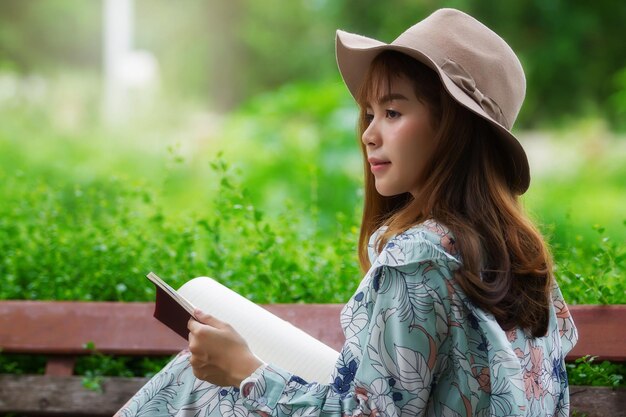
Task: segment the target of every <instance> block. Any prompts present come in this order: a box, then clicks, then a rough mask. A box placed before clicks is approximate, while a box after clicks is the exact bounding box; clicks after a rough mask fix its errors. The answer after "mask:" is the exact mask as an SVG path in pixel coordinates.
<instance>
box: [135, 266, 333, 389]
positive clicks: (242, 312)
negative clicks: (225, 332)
mask: <svg viewBox="0 0 626 417" xmlns="http://www.w3.org/2000/svg"><path fill="white" fill-rule="evenodd" d="M147 277H148V279H149V280H150V281H152V282H153V283H154V285H155V287H156V305H155V309H154V317H156V318H157V319H158V320H159V321H161V322H162V323H163V324H165V325H167V326H168V327H169V328H171V329H172V330H174V331H175V332H176V333H178V334H179V335H180V336H181V337H183V338H185V339H187V337H188V335H189V330H187V321H188V320H189V318H190V317H193V311H194V309H195V308H196V307H197V308H199V309H200V310H202V311H204V312H206V313H208V314H211V315H213V316H215V317H217V318H218V319H219V320H222V321H224V322H227V323H229V324H230V325H232V326H233V327H234V328H235V330H236V331H237V332H238V333H239V334H241V336H243V338H244V339H245V340H246V341H247V342H248V346H249V347H250V349H251V350H252V352H253V353H254V354H255V355H257V356H258V357H259V358H260V359H261V360H262V361H264V362H267V363H270V364H274V365H277V366H279V367H281V368H282V369H285V370H287V371H289V372H291V373H293V374H295V375H298V376H300V377H302V378H304V379H305V380H307V381H309V382H321V383H326V382H328V381H329V378H330V375H331V373H332V370H333V369H334V367H335V363H336V361H337V357H338V356H339V354H338V352H337V351H335V350H334V349H332V348H330V347H329V346H327V345H325V344H324V343H322V342H320V341H319V340H317V339H315V338H314V337H312V336H311V335H309V334H308V333H306V332H304V331H302V330H300V329H298V328H297V327H295V326H293V325H292V324H291V323H289V322H287V321H285V320H283V319H281V318H279V317H277V316H275V315H274V314H272V313H270V312H269V311H267V310H265V309H264V308H262V307H261V306H258V305H256V304H254V303H253V302H252V301H250V300H248V299H247V298H245V297H243V296H241V295H239V294H237V293H236V292H234V291H233V290H231V289H229V288H227V287H225V286H224V285H222V284H220V283H219V282H217V281H215V280H214V279H212V278H207V277H199V278H194V279H192V280H190V281H188V282H187V283H185V284H184V285H183V286H182V287H180V288H179V289H178V291H176V290H175V289H173V288H172V287H171V286H169V285H168V284H167V283H166V282H165V281H163V280H162V279H161V278H159V277H158V276H157V275H156V274H154V273H153V272H150V273H149V274H148V275H147Z"/></svg>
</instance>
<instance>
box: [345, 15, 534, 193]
mask: <svg viewBox="0 0 626 417" xmlns="http://www.w3.org/2000/svg"><path fill="white" fill-rule="evenodd" d="M336 48H337V49H336V52H337V64H338V66H339V71H340V72H341V75H342V77H343V80H344V82H345V83H346V85H347V86H348V89H349V90H350V93H352V96H353V97H355V98H356V96H357V92H358V90H359V87H360V86H361V83H362V81H363V79H364V77H365V75H366V73H367V71H368V68H369V66H370V64H371V62H372V60H373V59H374V58H375V57H376V56H377V55H378V54H379V53H381V52H382V51H386V50H393V51H398V52H402V53H404V54H406V55H409V56H410V57H412V58H414V59H416V60H418V61H420V62H422V63H423V64H425V65H427V66H428V67H430V68H432V69H433V70H435V71H436V72H437V73H438V74H439V77H440V78H441V81H442V83H443V86H444V87H445V89H446V90H447V92H448V93H449V94H450V95H451V96H452V98H454V99H455V100H456V101H457V102H458V103H459V104H461V105H462V106H464V107H466V108H468V109H469V110H471V111H472V112H474V113H475V114H477V115H478V116H480V117H482V118H483V119H485V120H487V121H488V122H489V123H491V124H492V125H493V126H494V128H495V130H496V132H497V133H498V134H499V137H500V138H501V139H502V141H503V145H504V150H505V152H504V153H503V156H504V157H507V158H508V159H509V160H510V161H509V160H507V166H509V167H510V169H511V170H512V173H513V178H514V184H513V187H514V190H515V191H516V192H517V193H519V194H523V193H524V192H525V191H526V190H527V189H528V186H529V184H530V169H529V166H528V159H527V157H526V153H525V152H524V149H523V148H522V145H521V144H520V143H519V141H518V140H517V139H516V138H515V136H514V135H513V134H512V133H511V128H512V127H513V123H514V122H515V119H516V118H517V115H518V113H519V110H520V108H521V106H522V102H523V101H524V95H525V93H526V79H525V77H524V70H523V69H522V65H521V63H520V62H519V59H518V58H517V56H516V55H515V53H514V52H513V50H512V49H511V48H510V47H509V45H507V43H506V42H505V41H504V40H503V39H502V38H501V37H500V36H498V35H497V34H496V33H495V32H493V31H492V30H491V29H489V28H488V27H486V26H485V25H483V24H482V23H480V22H479V21H478V20H476V19H474V18H473V17H471V16H469V15H467V14H465V13H463V12H461V11H458V10H454V9H440V10H437V11H436V12H434V13H433V14H431V15H430V16H428V17H427V18H425V19H424V20H422V21H420V22H418V23H417V24H415V25H413V26H411V27H410V28H409V29H407V30H406V31H405V32H404V33H402V34H401V35H400V36H398V38H396V40H394V41H393V42H391V43H390V44H386V43H384V42H380V41H378V40H375V39H371V38H367V37H365V36H361V35H356V34H353V33H348V32H344V31H342V30H338V31H337V38H336Z"/></svg>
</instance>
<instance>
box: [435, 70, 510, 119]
mask: <svg viewBox="0 0 626 417" xmlns="http://www.w3.org/2000/svg"><path fill="white" fill-rule="evenodd" d="M441 69H442V70H443V71H444V72H445V73H446V75H447V76H448V77H449V78H450V79H451V80H452V82H453V83H454V84H456V86H457V87H459V88H460V89H461V90H463V91H464V92H465V94H467V95H468V96H470V97H471V98H472V100H474V101H475V102H476V103H477V104H478V105H479V106H480V107H481V108H482V109H483V110H484V111H485V113H487V114H488V115H489V116H490V117H491V118H492V119H493V120H495V121H496V122H498V123H500V124H501V125H502V126H504V127H506V128H507V129H509V130H510V129H511V126H510V125H509V123H508V122H507V120H506V118H505V117H504V114H503V113H502V110H501V109H500V106H498V104H497V103H496V102H495V101H493V100H492V99H491V98H490V97H488V96H487V95H485V94H483V93H482V91H480V90H479V89H478V88H477V87H476V81H474V78H472V76H471V75H470V74H469V73H468V72H467V71H465V69H464V68H463V67H462V66H461V64H458V63H456V62H454V61H453V60H451V59H449V58H448V59H447V60H446V62H444V63H443V65H442V66H441Z"/></svg>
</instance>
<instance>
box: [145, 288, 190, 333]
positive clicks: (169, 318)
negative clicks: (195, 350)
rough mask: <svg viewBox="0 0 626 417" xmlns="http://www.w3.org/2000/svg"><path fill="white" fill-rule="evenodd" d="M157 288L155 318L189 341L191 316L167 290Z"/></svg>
mask: <svg viewBox="0 0 626 417" xmlns="http://www.w3.org/2000/svg"><path fill="white" fill-rule="evenodd" d="M155 287H156V303H155V306H154V317H155V318H156V319H157V320H159V321H160V322H161V323H163V324H165V325H166V326H167V327H169V328H170V329H172V330H174V331H175V332H176V333H178V334H179V335H180V336H181V337H182V338H184V339H185V340H189V330H188V329H187V322H188V321H189V319H190V318H191V314H189V313H188V312H187V310H185V308H184V307H183V306H182V305H180V304H178V302H177V301H176V300H175V299H174V298H172V296H171V295H170V294H168V293H167V292H166V291H165V290H163V289H162V288H160V287H159V286H158V285H155Z"/></svg>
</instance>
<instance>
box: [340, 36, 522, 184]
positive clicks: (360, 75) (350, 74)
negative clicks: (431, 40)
mask: <svg viewBox="0 0 626 417" xmlns="http://www.w3.org/2000/svg"><path fill="white" fill-rule="evenodd" d="M388 50H391V51H398V52H401V53H403V54H406V55H408V56H410V57H412V58H414V59H416V60H417V61H419V62H421V63H423V64H424V65H426V66H428V67H429V68H431V69H433V70H434V71H435V72H436V73H437V74H438V75H439V78H440V79H441V82H442V84H443V86H444V88H445V89H446V91H447V92H448V94H450V95H451V96H452V97H453V98H454V99H455V100H456V101H457V102H458V103H459V104H461V105H462V106H463V107H465V108H467V109H469V110H470V111H471V112H473V113H475V114H476V115H478V116H480V117H481V118H483V119H485V120H486V121H488V122H489V123H490V124H491V125H493V127H494V128H495V131H496V132H497V133H498V134H499V135H500V136H501V137H502V138H503V139H504V140H505V142H504V145H505V146H506V148H507V149H506V152H510V153H509V155H511V158H509V159H510V161H511V164H512V165H513V166H512V167H511V169H512V170H513V172H515V173H516V183H515V184H514V185H515V189H516V191H517V192H519V193H520V194H523V193H524V192H525V191H526V190H527V189H528V187H529V185H530V168H529V165H528V158H527V157H526V152H525V151H524V148H523V147H522V145H521V144H520V142H519V140H517V138H516V137H515V135H513V134H512V133H511V132H510V131H509V130H508V129H507V128H506V127H505V126H503V125H501V124H500V123H499V122H497V121H496V120H494V119H493V118H492V117H491V116H489V114H487V113H486V112H485V110H483V108H482V107H481V106H480V105H479V104H478V103H477V102H476V101H474V100H473V99H472V98H471V97H470V96H469V95H467V94H466V93H465V91H463V90H462V89H461V88H460V87H459V86H457V85H456V84H455V83H454V81H452V80H451V79H450V77H448V75H447V74H446V73H445V72H444V71H443V70H442V69H441V68H440V67H439V66H438V65H437V64H436V63H435V62H434V61H433V60H432V59H431V58H430V57H429V56H428V55H426V54H425V53H423V52H422V51H420V50H418V49H415V48H408V47H405V46H402V45H394V44H387V43H384V42H380V41H378V40H376V39H372V38H368V37H365V36H361V35H357V34H354V33H349V32H345V31H342V30H338V31H337V36H336V57H337V66H338V67H339V72H340V73H341V76H342V78H343V80H344V82H345V84H346V86H347V87H348V90H349V91H350V93H351V94H352V96H353V97H354V98H355V99H356V98H357V94H358V90H359V88H360V86H361V83H362V82H363V79H364V78H365V75H366V73H367V70H368V68H369V67H370V64H371V63H372V61H373V60H374V58H376V56H377V55H378V54H380V53H381V52H383V51H388Z"/></svg>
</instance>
